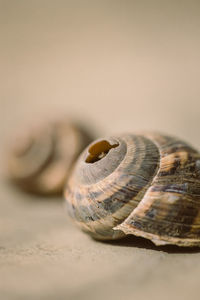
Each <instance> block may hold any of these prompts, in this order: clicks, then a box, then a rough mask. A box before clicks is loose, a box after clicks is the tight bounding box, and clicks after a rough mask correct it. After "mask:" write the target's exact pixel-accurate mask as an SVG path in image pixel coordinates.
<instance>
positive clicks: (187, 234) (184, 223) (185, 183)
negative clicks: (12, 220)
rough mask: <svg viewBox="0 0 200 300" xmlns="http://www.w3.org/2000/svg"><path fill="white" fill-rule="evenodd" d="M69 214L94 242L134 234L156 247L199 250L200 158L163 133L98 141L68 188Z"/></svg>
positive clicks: (86, 153)
mask: <svg viewBox="0 0 200 300" xmlns="http://www.w3.org/2000/svg"><path fill="white" fill-rule="evenodd" d="M65 198H66V203H67V208H68V211H69V214H70V216H71V217H72V218H74V219H75V221H76V223H77V224H78V225H79V226H80V227H81V229H82V230H83V231H85V232H87V233H88V234H90V235H91V236H92V237H93V238H95V239H99V240H110V239H118V238H122V237H123V236H125V235H127V234H133V235H136V236H141V237H144V238H147V239H150V240H151V241H152V242H154V243H155V244H156V245H164V244H175V245H179V246H200V154H199V153H198V152H197V151H196V150H195V149H194V148H192V147H191V146H190V145H188V144H187V143H185V142H184V141H181V140H179V139H177V138H174V137H170V136H166V135H162V134H159V133H141V134H125V135H121V136H116V137H110V138H106V139H99V140H97V141H95V142H93V143H92V144H90V145H89V146H88V147H87V148H86V149H85V151H84V152H83V153H82V154H81V156H80V157H79V159H78V161H77V163H76V165H75V167H74V169H73V172H72V174H71V176H70V178H69V180H68V183H67V185H66V188H65Z"/></svg>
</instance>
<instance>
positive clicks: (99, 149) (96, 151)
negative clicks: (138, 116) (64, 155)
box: [85, 140, 119, 164]
mask: <svg viewBox="0 0 200 300" xmlns="http://www.w3.org/2000/svg"><path fill="white" fill-rule="evenodd" d="M118 146H119V144H118V143H116V144H113V145H111V144H110V143H109V142H108V141H106V140H103V141H100V142H97V143H95V144H93V145H92V146H90V148H89V149H88V152H89V155H88V156H87V158H86V160H85V162H86V163H90V164H93V163H95V162H96V161H98V160H100V159H102V158H103V157H105V156H106V155H107V154H108V152H109V151H110V149H112V148H116V147H118Z"/></svg>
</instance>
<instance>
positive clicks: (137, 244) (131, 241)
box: [98, 235, 200, 254]
mask: <svg viewBox="0 0 200 300" xmlns="http://www.w3.org/2000/svg"><path fill="white" fill-rule="evenodd" d="M98 242H100V241H98ZM103 243H104V244H109V245H113V246H121V247H133V248H143V249H149V250H155V251H162V252H166V253H171V254H176V253H180V254H181V253H182V254H189V253H200V248H199V247H179V246H176V245H165V246H156V245H154V244H153V243H152V242H151V241H150V240H147V239H145V238H142V237H136V236H133V235H127V236H126V237H124V238H123V239H120V240H114V241H103Z"/></svg>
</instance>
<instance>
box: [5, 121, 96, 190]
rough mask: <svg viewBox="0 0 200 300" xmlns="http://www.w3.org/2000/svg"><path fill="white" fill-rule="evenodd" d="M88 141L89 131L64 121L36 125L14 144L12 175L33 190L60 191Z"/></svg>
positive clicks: (25, 187)
mask: <svg viewBox="0 0 200 300" xmlns="http://www.w3.org/2000/svg"><path fill="white" fill-rule="evenodd" d="M89 142H91V138H90V136H89V134H87V133H86V132H85V131H83V130H82V129H81V128H80V127H78V125H75V124H72V123H71V122H68V121H65V120H58V121H55V122H52V123H51V122H49V123H48V122H47V124H42V125H40V126H37V127H34V128H32V129H31V130H30V131H29V130H28V131H27V132H26V133H24V134H23V135H21V136H19V137H17V138H16V141H15V143H14V144H13V146H12V147H11V149H10V151H9V154H8V174H9V177H10V179H12V180H13V181H14V182H15V183H17V184H18V185H19V186H20V187H22V188H23V189H25V190H27V191H30V192H33V193H39V194H47V195H49V194H56V193H61V192H62V190H63V186H64V183H65V181H66V178H67V176H68V174H69V172H70V170H71V167H72V165H73V163H74V161H75V160H76V158H77V156H78V155H79V154H80V152H81V151H82V150H83V149H84V148H85V147H86V146H87V145H88V144H89Z"/></svg>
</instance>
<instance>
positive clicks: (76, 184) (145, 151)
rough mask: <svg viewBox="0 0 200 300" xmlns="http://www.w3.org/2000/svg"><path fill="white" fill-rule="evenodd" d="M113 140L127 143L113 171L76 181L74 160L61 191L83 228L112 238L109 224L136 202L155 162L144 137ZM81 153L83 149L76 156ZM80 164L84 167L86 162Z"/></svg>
mask: <svg viewBox="0 0 200 300" xmlns="http://www.w3.org/2000/svg"><path fill="white" fill-rule="evenodd" d="M117 142H118V143H119V144H123V143H126V144H127V145H128V147H127V152H126V153H125V154H124V158H123V160H122V161H121V162H120V163H119V165H118V166H117V167H116V169H115V170H114V172H112V173H111V174H110V175H109V176H106V177H105V178H103V179H102V178H101V179H100V180H98V181H97V182H95V183H92V184H90V183H89V184H86V183H85V182H80V181H81V180H80V179H79V178H80V177H79V176H76V175H77V174H80V173H79V167H80V163H79V162H78V163H77V167H76V168H77V169H75V171H74V174H73V176H72V178H71V180H70V181H69V183H68V187H67V188H66V191H65V198H66V200H67V206H68V209H69V213H70V215H71V216H72V217H74V218H75V219H76V220H77V222H78V223H79V225H80V226H81V227H82V229H83V230H85V231H88V232H90V233H91V235H93V236H94V237H96V238H101V239H110V238H114V236H115V232H114V231H113V229H112V228H113V227H114V226H116V225H117V224H120V223H121V222H122V221H123V220H124V219H125V218H126V217H127V216H128V215H129V214H130V213H131V211H132V210H133V209H134V208H135V207H136V206H137V204H138V202H139V201H140V199H141V197H142V195H141V194H144V193H145V191H146V189H147V187H148V186H149V183H150V182H151V180H152V178H153V176H154V175H155V173H156V171H157V167H158V164H159V152H158V149H157V147H156V146H155V144H154V143H152V142H151V141H150V140H149V139H146V137H143V136H134V135H126V136H124V137H120V138H119V139H118V140H117ZM115 143H116V140H115ZM115 151H117V148H114V149H112V153H111V154H112V156H111V158H113V154H114V152H115ZM84 157H85V153H83V155H82V157H81V158H80V160H81V161H82V160H83V158H84ZM103 160H104V161H105V164H106V163H107V162H108V161H109V153H108V154H107V156H106V157H104V158H103V159H102V160H101V161H100V162H101V163H102V162H103ZM106 160H107V162H106ZM100 162H99V161H98V162H97V164H100ZM83 168H87V164H85V165H84V166H83ZM84 171H85V169H83V170H81V173H82V174H83V172H84ZM89 178H90V182H94V180H93V179H92V178H91V176H89ZM95 181H96V180H95ZM69 191H73V192H72V193H71V192H69ZM77 195H78V197H77ZM138 195H139V197H138ZM102 228H103V229H102ZM121 235H122V234H121V233H120V236H121Z"/></svg>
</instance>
